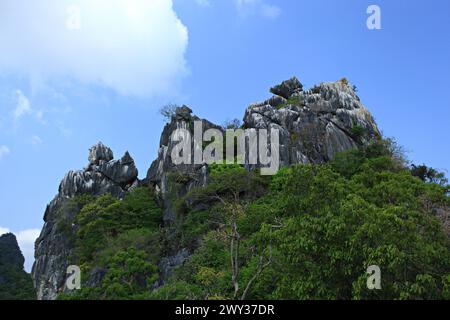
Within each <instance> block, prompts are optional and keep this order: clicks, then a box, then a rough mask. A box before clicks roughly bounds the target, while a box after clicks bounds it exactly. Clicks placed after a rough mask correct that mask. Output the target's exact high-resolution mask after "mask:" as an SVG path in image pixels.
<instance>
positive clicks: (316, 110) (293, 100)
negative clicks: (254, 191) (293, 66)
mask: <svg viewBox="0 0 450 320" xmlns="http://www.w3.org/2000/svg"><path fill="white" fill-rule="evenodd" d="M280 86H281V87H284V86H286V85H285V84H284V83H283V84H282V85H280ZM288 87H289V86H288ZM300 87H302V86H300ZM280 90H281V89H280ZM285 91H286V92H288V90H285ZM289 92H291V93H290V96H287V95H285V97H286V99H287V100H284V102H281V101H280V99H279V97H277V96H274V97H272V98H270V99H269V100H266V101H264V102H262V103H257V104H253V105H251V106H250V107H248V108H247V110H246V112H245V116H244V124H245V127H246V128H255V129H268V130H270V129H278V130H279V133H280V164H281V166H288V165H292V164H296V163H323V162H326V161H329V160H331V159H332V158H333V156H334V155H335V154H336V153H337V152H341V151H344V150H347V149H349V148H354V147H357V146H358V145H362V144H367V143H369V142H370V141H372V140H374V139H378V138H379V137H380V132H379V131H378V128H377V126H376V124H375V121H374V120H373V118H372V116H371V114H370V113H369V111H367V109H366V108H365V107H364V106H363V105H362V104H361V102H360V100H359V98H358V96H357V95H356V93H355V91H354V89H353V87H351V86H350V85H349V84H348V83H347V81H344V80H340V81H337V82H328V83H321V84H319V85H317V86H315V87H314V88H313V89H311V90H308V91H298V90H291V91H289Z"/></svg>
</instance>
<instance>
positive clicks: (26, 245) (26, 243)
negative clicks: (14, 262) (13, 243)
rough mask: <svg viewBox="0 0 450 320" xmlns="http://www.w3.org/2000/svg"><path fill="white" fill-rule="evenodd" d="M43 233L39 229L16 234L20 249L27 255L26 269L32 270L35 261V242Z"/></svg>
mask: <svg viewBox="0 0 450 320" xmlns="http://www.w3.org/2000/svg"><path fill="white" fill-rule="evenodd" d="M40 233H41V231H40V230H38V229H29V230H23V231H19V232H18V233H17V235H16V237H17V242H18V243H19V247H20V250H22V254H23V256H24V257H25V270H26V271H28V272H30V271H31V267H32V266H33V262H34V242H35V241H36V239H37V238H38V237H39V234H40Z"/></svg>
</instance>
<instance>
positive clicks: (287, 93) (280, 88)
mask: <svg viewBox="0 0 450 320" xmlns="http://www.w3.org/2000/svg"><path fill="white" fill-rule="evenodd" d="M302 90H303V85H302V84H301V83H300V81H299V80H298V79H297V78H296V77H292V78H290V79H289V80H285V81H283V82H282V83H281V84H279V85H276V86H275V87H272V88H270V92H271V93H273V94H274V95H277V96H280V97H282V98H284V99H289V97H291V96H292V95H293V94H295V93H299V92H301V91H302Z"/></svg>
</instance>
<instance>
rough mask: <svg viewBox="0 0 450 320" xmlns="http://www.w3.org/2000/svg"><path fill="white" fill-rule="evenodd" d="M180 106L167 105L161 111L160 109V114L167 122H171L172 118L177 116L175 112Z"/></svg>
mask: <svg viewBox="0 0 450 320" xmlns="http://www.w3.org/2000/svg"><path fill="white" fill-rule="evenodd" d="M178 107H179V106H178V105H177V104H174V103H170V104H166V105H165V106H163V107H162V108H161V109H159V113H160V114H161V115H162V116H163V117H164V119H165V120H166V121H167V122H170V121H171V120H172V118H173V117H174V116H175V112H176V110H177V108H178Z"/></svg>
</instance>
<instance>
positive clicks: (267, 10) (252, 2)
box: [235, 0, 281, 19]
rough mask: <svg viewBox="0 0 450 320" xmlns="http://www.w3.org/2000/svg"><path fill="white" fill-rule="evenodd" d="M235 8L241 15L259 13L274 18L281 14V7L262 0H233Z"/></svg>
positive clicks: (264, 16)
mask: <svg viewBox="0 0 450 320" xmlns="http://www.w3.org/2000/svg"><path fill="white" fill-rule="evenodd" d="M235 4H236V9H237V10H238V12H239V14H240V15H241V16H243V17H247V16H250V15H259V16H261V17H263V18H268V19H275V18H277V17H278V16H279V15H280V14H281V9H280V8H279V7H277V6H275V5H272V4H268V3H266V2H265V1H264V0H235Z"/></svg>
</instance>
